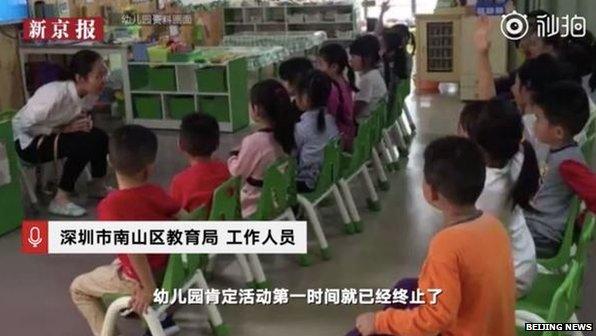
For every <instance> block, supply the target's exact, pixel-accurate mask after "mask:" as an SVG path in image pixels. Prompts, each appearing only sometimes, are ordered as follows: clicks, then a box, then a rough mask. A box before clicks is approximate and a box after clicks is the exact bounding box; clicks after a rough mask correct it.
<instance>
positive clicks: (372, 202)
mask: <svg viewBox="0 0 596 336" xmlns="http://www.w3.org/2000/svg"><path fill="white" fill-rule="evenodd" d="M362 177H363V179H364V185H365V187H366V189H367V190H368V194H369V196H370V197H369V198H367V199H366V203H367V205H368V208H369V209H370V210H372V211H380V210H381V202H379V195H377V191H376V190H375V186H374V184H373V181H372V178H371V177H370V173H369V172H368V169H367V168H366V166H364V167H362Z"/></svg>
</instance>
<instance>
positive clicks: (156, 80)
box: [148, 66, 176, 92]
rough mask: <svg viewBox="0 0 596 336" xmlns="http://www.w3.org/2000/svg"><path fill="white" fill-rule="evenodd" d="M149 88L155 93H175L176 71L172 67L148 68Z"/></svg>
mask: <svg viewBox="0 0 596 336" xmlns="http://www.w3.org/2000/svg"><path fill="white" fill-rule="evenodd" d="M148 73H149V75H148V78H149V87H150V88H151V90H156V91H173V92H175V91H176V69H174V67H173V66H156V67H149V68H148Z"/></svg>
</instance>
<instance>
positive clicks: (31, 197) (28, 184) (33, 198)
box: [19, 166, 39, 208]
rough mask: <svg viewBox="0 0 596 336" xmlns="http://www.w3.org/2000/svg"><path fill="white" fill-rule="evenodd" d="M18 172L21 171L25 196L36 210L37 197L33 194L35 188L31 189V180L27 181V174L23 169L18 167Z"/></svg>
mask: <svg viewBox="0 0 596 336" xmlns="http://www.w3.org/2000/svg"><path fill="white" fill-rule="evenodd" d="M19 170H20V171H21V180H22V181H23V184H24V185H25V190H26V192H27V195H28V196H29V200H30V201H31V204H32V205H33V207H34V208H37V206H38V204H39V200H38V199H37V195H36V194H35V188H34V187H33V184H32V183H31V180H29V176H27V173H25V170H24V168H23V167H22V166H21V167H19Z"/></svg>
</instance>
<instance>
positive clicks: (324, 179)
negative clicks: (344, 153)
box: [313, 139, 341, 193]
mask: <svg viewBox="0 0 596 336" xmlns="http://www.w3.org/2000/svg"><path fill="white" fill-rule="evenodd" d="M340 153H341V150H340V145H339V139H332V140H331V141H329V142H328V143H327V145H326V146H325V149H324V152H323V165H322V167H321V171H320V173H319V177H318V178H317V184H316V186H315V189H314V191H313V192H314V193H318V192H323V191H325V190H328V189H329V188H330V187H331V186H332V185H334V184H335V183H336V182H337V181H338V180H339V177H340V176H339V173H340V166H339V165H340Z"/></svg>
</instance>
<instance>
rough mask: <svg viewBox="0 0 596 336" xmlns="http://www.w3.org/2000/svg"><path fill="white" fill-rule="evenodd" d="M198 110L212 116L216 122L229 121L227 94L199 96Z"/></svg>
mask: <svg viewBox="0 0 596 336" xmlns="http://www.w3.org/2000/svg"><path fill="white" fill-rule="evenodd" d="M199 112H202V113H207V114H209V115H210V116H213V117H214V118H215V119H216V120H217V121H218V122H229V121H230V105H229V102H228V97H227V96H200V97H199Z"/></svg>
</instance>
